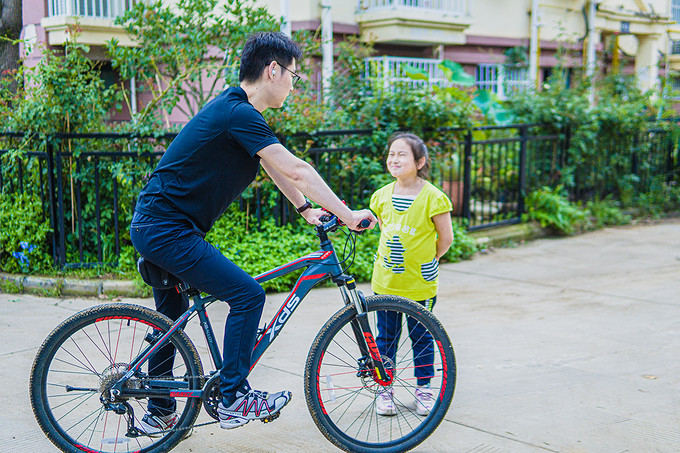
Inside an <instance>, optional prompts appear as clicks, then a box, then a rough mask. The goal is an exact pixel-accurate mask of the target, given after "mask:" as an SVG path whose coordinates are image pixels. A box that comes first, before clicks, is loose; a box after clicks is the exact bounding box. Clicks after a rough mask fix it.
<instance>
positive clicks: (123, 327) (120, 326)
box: [29, 304, 203, 453]
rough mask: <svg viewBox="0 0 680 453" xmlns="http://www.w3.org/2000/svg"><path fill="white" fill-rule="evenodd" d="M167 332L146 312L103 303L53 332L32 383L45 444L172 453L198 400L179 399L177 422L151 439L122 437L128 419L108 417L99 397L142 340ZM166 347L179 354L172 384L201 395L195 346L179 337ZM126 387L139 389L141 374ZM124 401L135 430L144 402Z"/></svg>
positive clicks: (163, 321)
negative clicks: (176, 382) (182, 384)
mask: <svg viewBox="0 0 680 453" xmlns="http://www.w3.org/2000/svg"><path fill="white" fill-rule="evenodd" d="M171 326H172V321H171V320H170V319H169V318H167V317H166V316H164V315H162V314H160V313H158V312H156V311H154V310H151V309H148V308H146V307H141V306H137V305H131V304H106V305H100V306H97V307H93V308H89V309H86V310H83V311H81V312H79V313H77V314H75V315H73V316H71V317H70V318H68V319H66V320H65V321H64V322H62V323H61V324H60V325H59V326H58V327H57V328H56V329H54V331H52V333H50V335H49V336H48V337H47V338H46V339H45V341H44V342H43V344H42V346H41V347H40V349H39V350H38V353H37V355H36V357H35V361H34V362H33V367H32V369H31V376H30V384H29V385H30V388H29V392H30V398H31V405H32V407H33V413H34V414H35V417H36V419H37V421H38V424H39V425H40V428H41V429H42V430H43V431H44V432H45V434H46V435H47V437H48V438H49V439H50V441H52V443H54V444H55V445H56V446H57V447H58V448H59V449H61V450H62V451H65V452H82V451H87V452H106V453H109V452H113V451H115V452H126V451H127V452H130V451H140V452H146V453H152V452H166V451H169V450H170V449H172V448H173V447H174V446H176V445H177V443H179V442H180V441H181V440H182V438H183V437H184V436H185V435H186V433H187V432H188V430H189V429H190V428H191V427H192V426H193V424H194V423H195V421H196V418H197V417H198V413H199V411H200V407H201V406H200V405H201V399H200V398H179V397H177V398H176V401H177V410H176V413H177V414H178V415H179V420H178V422H177V423H176V424H175V426H174V427H173V429H172V430H168V431H165V432H163V433H160V435H157V436H155V437H151V436H147V435H141V436H138V437H127V436H126V435H125V434H126V433H127V421H126V418H125V416H124V415H122V414H121V415H119V414H117V413H116V412H114V411H111V410H105V409H104V406H103V404H102V402H101V401H100V398H99V397H100V395H101V394H102V392H106V393H108V392H107V391H106V388H107V385H108V386H109V388H110V385H112V384H113V382H115V381H117V380H118V379H119V378H120V376H122V374H123V373H124V372H125V371H126V370H127V365H128V364H129V362H130V361H131V360H132V359H133V358H135V357H136V356H137V355H138V354H139V353H140V352H141V351H142V349H143V348H144V347H145V346H147V345H148V341H149V340H148V338H147V334H149V333H152V332H154V330H158V331H161V332H167V331H168V330H169V329H170V327H171ZM170 341H171V343H172V344H173V345H174V347H175V351H176V352H175V356H174V357H175V359H174V360H175V362H174V365H173V374H174V376H175V379H176V380H181V381H184V382H188V386H189V389H199V388H201V387H202V385H203V366H202V364H201V361H200V358H199V355H198V352H197V351H196V348H195V346H194V345H193V343H192V342H191V340H189V338H188V337H187V336H186V334H185V333H184V332H183V331H182V330H179V331H177V332H176V333H175V334H173V335H172V337H171V340H170ZM146 368H147V367H146V366H143V367H142V369H146ZM149 374H151V373H149ZM147 376H148V375H147ZM129 382H130V384H129V385H131V386H134V388H143V385H144V375H139V376H133V377H132V379H130V381H129ZM67 386H70V388H67ZM74 388H75V390H74ZM126 402H127V403H128V404H129V406H130V407H132V409H133V412H134V422H135V426H139V421H140V420H141V418H142V416H143V415H144V413H145V412H146V398H129V399H127V400H126Z"/></svg>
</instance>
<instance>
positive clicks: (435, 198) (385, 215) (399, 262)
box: [370, 181, 452, 301]
mask: <svg viewBox="0 0 680 453" xmlns="http://www.w3.org/2000/svg"><path fill="white" fill-rule="evenodd" d="M395 184H396V182H393V183H391V184H388V185H386V186H385V187H383V188H381V189H378V190H377V191H376V192H375V193H374V194H373V196H372V197H371V204H370V208H371V210H372V211H373V212H374V213H375V214H376V215H377V216H378V217H380V220H381V221H382V227H381V232H380V244H379V245H378V251H377V252H376V255H375V262H374V263H373V278H372V280H371V287H372V289H373V291H374V292H375V293H377V294H394V295H397V296H403V297H408V298H409V299H412V300H417V301H420V300H425V299H429V298H431V297H434V296H436V295H437V288H438V286H439V279H438V277H439V263H438V262H437V260H436V259H435V255H436V253H437V230H436V229H435V226H434V222H432V217H433V216H435V215H437V214H441V213H444V212H449V211H451V209H452V205H451V200H449V198H448V197H447V196H446V194H445V193H444V192H442V191H441V190H439V189H438V188H437V187H435V186H434V185H432V184H431V183H429V182H427V181H426V182H425V186H424V187H423V189H422V190H421V191H420V193H419V194H418V196H417V197H416V198H415V200H413V203H412V204H411V206H410V207H409V208H408V209H407V210H406V211H403V212H399V211H397V210H396V209H394V207H393V205H392V192H393V190H394V185H395Z"/></svg>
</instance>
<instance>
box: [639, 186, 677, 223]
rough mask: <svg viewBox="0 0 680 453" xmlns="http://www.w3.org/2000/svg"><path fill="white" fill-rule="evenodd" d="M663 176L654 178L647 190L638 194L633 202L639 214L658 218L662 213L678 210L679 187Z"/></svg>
mask: <svg viewBox="0 0 680 453" xmlns="http://www.w3.org/2000/svg"><path fill="white" fill-rule="evenodd" d="M664 178H665V177H663V176H659V177H656V178H654V179H653V180H652V183H651V187H650V190H649V192H647V193H641V194H638V196H637V198H636V199H635V201H634V202H633V206H635V207H636V208H638V210H639V214H640V215H641V216H643V217H653V218H658V217H662V216H663V215H664V213H669V212H678V211H680V187H678V186H677V185H674V184H673V183H668V182H666V181H665V179H664Z"/></svg>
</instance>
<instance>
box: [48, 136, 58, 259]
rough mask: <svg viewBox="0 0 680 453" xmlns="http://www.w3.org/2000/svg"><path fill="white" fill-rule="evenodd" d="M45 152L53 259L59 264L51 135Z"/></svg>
mask: <svg viewBox="0 0 680 453" xmlns="http://www.w3.org/2000/svg"><path fill="white" fill-rule="evenodd" d="M45 152H46V154H47V185H48V193H49V197H50V224H51V226H52V260H53V262H54V264H55V265H59V239H58V238H59V227H58V224H57V217H58V215H57V203H56V190H57V189H56V184H55V182H54V149H53V148H52V142H51V141H50V138H49V137H47V139H46V140H45Z"/></svg>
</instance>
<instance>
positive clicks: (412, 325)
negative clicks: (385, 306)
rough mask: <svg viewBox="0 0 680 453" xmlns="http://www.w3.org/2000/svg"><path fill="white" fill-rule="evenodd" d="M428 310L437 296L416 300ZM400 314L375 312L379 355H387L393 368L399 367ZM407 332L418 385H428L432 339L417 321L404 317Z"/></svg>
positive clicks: (431, 368) (432, 374)
mask: <svg viewBox="0 0 680 453" xmlns="http://www.w3.org/2000/svg"><path fill="white" fill-rule="evenodd" d="M417 302H418V303H419V304H420V305H423V306H425V307H427V308H428V309H429V310H432V309H433V308H434V305H435V304H436V303H437V296H434V297H433V298H432V299H427V300H420V301H417ZM402 316H403V315H402V314H401V313H398V312H395V311H386V310H380V311H378V312H377V318H378V336H377V338H376V339H375V342H376V345H377V346H378V350H379V351H380V354H381V355H384V356H386V357H389V358H390V359H391V360H392V363H393V364H394V367H395V368H397V369H398V368H401V367H400V366H399V364H398V363H397V346H399V337H401V325H402V323H401V321H402ZM406 324H407V326H408V334H409V337H411V348H412V349H413V367H414V374H415V377H416V381H417V382H418V385H419V386H422V385H428V384H429V383H430V380H431V379H432V377H433V376H434V341H433V339H432V335H430V332H429V331H428V330H427V329H426V328H425V327H424V326H423V325H422V324H420V323H419V322H417V321H416V320H414V319H413V318H411V317H410V316H407V317H406Z"/></svg>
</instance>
